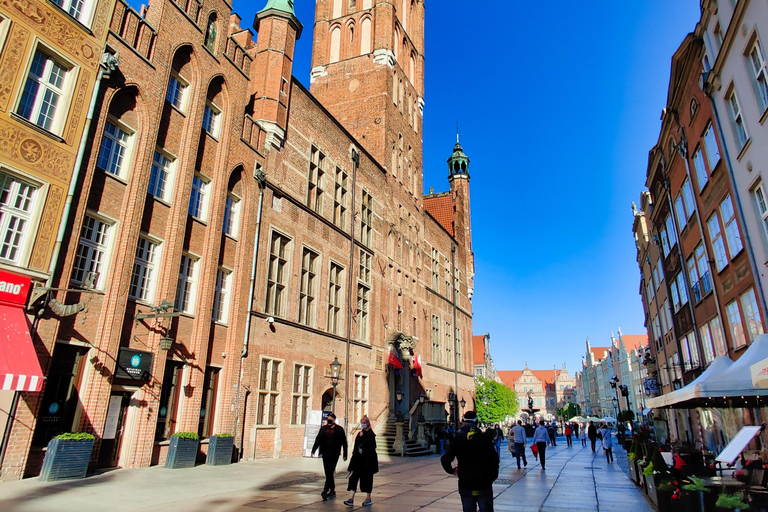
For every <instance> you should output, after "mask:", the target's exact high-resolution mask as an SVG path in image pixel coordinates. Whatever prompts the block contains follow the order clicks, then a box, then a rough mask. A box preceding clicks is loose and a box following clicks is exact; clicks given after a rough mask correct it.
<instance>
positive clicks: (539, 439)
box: [533, 420, 549, 471]
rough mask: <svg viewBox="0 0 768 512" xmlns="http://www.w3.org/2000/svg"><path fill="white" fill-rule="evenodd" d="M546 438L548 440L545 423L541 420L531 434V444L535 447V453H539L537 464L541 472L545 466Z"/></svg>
mask: <svg viewBox="0 0 768 512" xmlns="http://www.w3.org/2000/svg"><path fill="white" fill-rule="evenodd" d="M548 438H549V431H548V430H547V426H546V423H545V422H544V420H541V423H539V427H538V428H537V429H536V430H534V432H533V444H535V445H536V448H537V451H538V452H539V463H541V469H542V471H543V470H544V469H545V465H546V458H545V454H546V453H547V439H548Z"/></svg>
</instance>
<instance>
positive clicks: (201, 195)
mask: <svg viewBox="0 0 768 512" xmlns="http://www.w3.org/2000/svg"><path fill="white" fill-rule="evenodd" d="M210 184H211V180H210V178H208V177H206V176H203V175H202V174H200V173H199V172H196V173H195V175H194V176H193V177H192V188H191V190H190V192H189V207H188V208H187V213H188V214H189V215H191V216H192V217H193V218H195V219H197V220H199V221H200V222H206V221H207V220H208V209H209V202H210V197H209V195H210V193H209V187H210Z"/></svg>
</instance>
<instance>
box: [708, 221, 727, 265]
mask: <svg viewBox="0 0 768 512" xmlns="http://www.w3.org/2000/svg"><path fill="white" fill-rule="evenodd" d="M707 227H708V228H709V238H710V239H711V240H712V249H713V250H714V251H715V268H717V271H718V272H720V271H721V270H723V268H725V266H726V265H727V264H728V255H727V254H726V253H725V242H724V241H723V234H722V232H721V231H720V220H719V219H718V216H717V212H714V213H713V214H712V216H711V217H710V218H709V220H708V221H707Z"/></svg>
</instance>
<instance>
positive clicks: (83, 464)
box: [40, 432, 96, 482]
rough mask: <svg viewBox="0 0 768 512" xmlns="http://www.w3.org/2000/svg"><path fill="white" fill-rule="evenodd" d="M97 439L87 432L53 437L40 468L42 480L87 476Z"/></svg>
mask: <svg viewBox="0 0 768 512" xmlns="http://www.w3.org/2000/svg"><path fill="white" fill-rule="evenodd" d="M95 439H96V438H95V437H94V436H93V435H92V434H87V433H85V432H74V433H72V432H69V433H65V434H59V435H58V436H56V437H54V438H53V439H51V440H50V442H49V443H48V448H47V449H46V452H45V459H43V467H42V469H41V470H40V480H42V481H43V482H48V481H51V480H65V479H70V478H83V477H85V475H86V473H87V472H88V464H89V463H90V460H91V452H92V451H93V442H94V440H95Z"/></svg>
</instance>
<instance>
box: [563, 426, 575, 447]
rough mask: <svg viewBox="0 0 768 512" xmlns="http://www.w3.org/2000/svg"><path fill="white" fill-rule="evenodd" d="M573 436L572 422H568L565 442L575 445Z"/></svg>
mask: <svg viewBox="0 0 768 512" xmlns="http://www.w3.org/2000/svg"><path fill="white" fill-rule="evenodd" d="M571 437H573V428H571V424H570V423H567V424H566V425H565V444H566V445H568V446H572V445H573V441H572V439H571Z"/></svg>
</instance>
